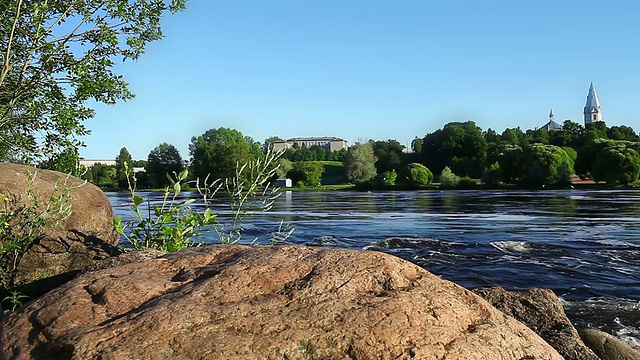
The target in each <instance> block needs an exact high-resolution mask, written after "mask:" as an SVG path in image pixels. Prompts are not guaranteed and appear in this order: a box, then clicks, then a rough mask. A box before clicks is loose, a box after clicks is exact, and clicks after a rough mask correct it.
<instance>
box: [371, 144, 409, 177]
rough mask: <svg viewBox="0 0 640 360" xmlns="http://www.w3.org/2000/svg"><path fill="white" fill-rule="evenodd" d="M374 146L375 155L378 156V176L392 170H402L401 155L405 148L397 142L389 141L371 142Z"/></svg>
mask: <svg viewBox="0 0 640 360" xmlns="http://www.w3.org/2000/svg"><path fill="white" fill-rule="evenodd" d="M371 145H372V146H373V154H374V155H375V156H376V159H378V160H377V161H376V170H377V173H378V174H382V173H384V172H387V171H391V170H399V169H400V165H401V164H400V155H402V151H403V150H404V146H403V145H402V144H400V143H399V142H398V141H397V140H391V139H389V140H387V141H371Z"/></svg>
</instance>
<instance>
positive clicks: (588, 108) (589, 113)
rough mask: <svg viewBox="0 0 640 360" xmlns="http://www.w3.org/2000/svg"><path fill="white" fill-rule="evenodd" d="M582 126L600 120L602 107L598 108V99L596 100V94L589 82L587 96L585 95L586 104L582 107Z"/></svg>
mask: <svg viewBox="0 0 640 360" xmlns="http://www.w3.org/2000/svg"><path fill="white" fill-rule="evenodd" d="M583 114H584V125H585V126H586V125H587V124H590V123H592V122H596V121H603V120H602V107H601V106H600V99H598V93H597V92H596V87H595V86H594V85H593V81H592V82H591V86H590V87H589V94H588V95H587V104H586V105H585V106H584V112H583Z"/></svg>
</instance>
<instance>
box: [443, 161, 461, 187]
mask: <svg viewBox="0 0 640 360" xmlns="http://www.w3.org/2000/svg"><path fill="white" fill-rule="evenodd" d="M439 181H440V186H441V187H442V188H445V189H452V188H455V187H456V186H458V182H460V177H459V176H458V175H456V174H454V173H453V171H451V168H450V167H448V166H445V168H444V169H442V173H441V174H440V180H439Z"/></svg>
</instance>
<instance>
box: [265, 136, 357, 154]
mask: <svg viewBox="0 0 640 360" xmlns="http://www.w3.org/2000/svg"><path fill="white" fill-rule="evenodd" d="M294 144H297V145H298V146H299V147H306V148H310V147H312V146H318V147H321V148H323V149H325V150H327V151H338V150H342V149H346V148H347V141H346V140H344V139H340V138H337V137H297V138H291V139H288V140H282V141H274V142H273V149H274V150H276V151H282V150H287V149H289V148H291V147H293V145H294Z"/></svg>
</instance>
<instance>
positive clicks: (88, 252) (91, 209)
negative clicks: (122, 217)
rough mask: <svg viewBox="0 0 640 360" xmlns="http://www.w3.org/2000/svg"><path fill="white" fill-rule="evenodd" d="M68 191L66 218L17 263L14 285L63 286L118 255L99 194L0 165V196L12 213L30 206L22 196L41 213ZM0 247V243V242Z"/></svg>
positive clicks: (50, 174) (73, 181)
mask: <svg viewBox="0 0 640 360" xmlns="http://www.w3.org/2000/svg"><path fill="white" fill-rule="evenodd" d="M65 190H68V191H69V198H68V204H70V205H71V214H70V215H69V216H68V217H67V218H66V219H64V220H63V221H61V222H60V223H59V224H57V225H56V226H55V227H48V228H46V229H45V231H44V233H43V234H42V237H41V238H40V239H39V240H37V241H36V242H35V243H34V245H33V246H32V247H31V249H30V250H29V251H28V252H27V253H26V254H25V255H24V257H23V258H22V260H21V261H20V263H19V266H18V270H17V273H16V276H15V278H14V285H16V286H20V285H24V284H29V283H34V282H37V283H35V286H31V287H30V289H31V290H33V289H35V291H36V293H32V294H31V295H38V294H37V292H38V291H40V292H41V291H43V290H49V289H51V288H53V287H55V286H57V285H60V284H61V283H63V282H65V281H67V280H69V279H70V278H72V277H73V275H75V274H76V273H77V272H78V271H79V270H81V269H83V268H84V267H85V266H87V265H89V264H91V263H92V262H94V261H96V260H100V259H104V258H106V257H109V256H112V255H115V254H117V253H119V250H118V249H117V247H116V246H115V245H117V244H118V241H119V235H118V233H117V232H116V231H115V228H114V226H113V210H112V208H111V205H110V203H109V199H108V198H107V196H106V195H105V194H104V192H103V191H102V190H100V188H98V187H96V186H94V185H92V184H90V183H85V182H84V181H83V180H80V179H78V178H75V177H72V176H69V175H66V174H63V173H60V172H56V171H50V170H42V169H36V168H33V167H30V166H25V165H18V164H5V163H0V194H3V195H4V196H6V197H8V198H9V204H10V206H11V207H12V209H16V210H19V209H20V208H22V207H25V206H26V207H29V206H33V204H32V198H31V197H30V196H29V195H28V192H33V193H34V194H35V196H36V197H37V203H38V206H39V207H38V209H39V210H40V211H42V209H44V207H45V206H46V204H47V203H49V200H50V199H51V197H52V196H53V197H57V196H59V195H60V194H61V193H62V192H63V191H65ZM0 241H2V239H0Z"/></svg>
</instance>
